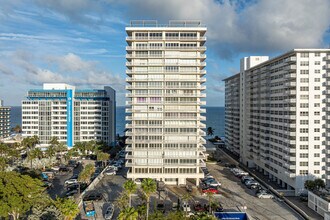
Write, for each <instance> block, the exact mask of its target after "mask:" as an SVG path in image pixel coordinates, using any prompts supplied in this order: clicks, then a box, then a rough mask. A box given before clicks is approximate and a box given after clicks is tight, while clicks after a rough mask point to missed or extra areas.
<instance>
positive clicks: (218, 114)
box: [10, 106, 225, 137]
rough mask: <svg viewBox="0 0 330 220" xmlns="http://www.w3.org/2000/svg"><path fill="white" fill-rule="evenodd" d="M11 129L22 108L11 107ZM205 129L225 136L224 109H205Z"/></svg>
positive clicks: (121, 118) (119, 122) (121, 123)
mask: <svg viewBox="0 0 330 220" xmlns="http://www.w3.org/2000/svg"><path fill="white" fill-rule="evenodd" d="M10 116H11V123H10V125H11V127H15V126H16V125H20V126H21V125H22V108H21V107H20V106H13V107H12V108H11V113H10ZM205 116H206V127H212V128H213V129H214V135H217V136H219V137H224V136H225V127H224V126H225V108H224V107H206V114H205ZM116 131H117V132H116V133H117V134H120V135H123V134H124V131H125V106H118V107H117V109H116Z"/></svg>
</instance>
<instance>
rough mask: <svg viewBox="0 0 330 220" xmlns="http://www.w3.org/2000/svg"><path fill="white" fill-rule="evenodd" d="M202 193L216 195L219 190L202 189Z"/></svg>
mask: <svg viewBox="0 0 330 220" xmlns="http://www.w3.org/2000/svg"><path fill="white" fill-rule="evenodd" d="M202 193H213V194H218V193H219V190H217V189H215V188H204V189H202Z"/></svg>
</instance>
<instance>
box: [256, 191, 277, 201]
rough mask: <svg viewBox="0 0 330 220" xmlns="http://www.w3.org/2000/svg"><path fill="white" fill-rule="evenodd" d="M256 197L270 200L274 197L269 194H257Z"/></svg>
mask: <svg viewBox="0 0 330 220" xmlns="http://www.w3.org/2000/svg"><path fill="white" fill-rule="evenodd" d="M257 197H258V198H259V199H272V198H274V196H273V195H272V194H270V193H266V192H261V193H258V194H257Z"/></svg>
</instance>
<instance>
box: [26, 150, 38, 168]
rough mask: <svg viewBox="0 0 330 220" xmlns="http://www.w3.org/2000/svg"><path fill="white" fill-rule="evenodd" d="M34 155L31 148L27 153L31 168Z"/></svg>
mask: <svg viewBox="0 0 330 220" xmlns="http://www.w3.org/2000/svg"><path fill="white" fill-rule="evenodd" d="M36 158H37V157H36V155H35V154H34V151H33V150H30V151H29V152H28V153H27V159H28V161H30V169H32V162H33V160H34V159H36Z"/></svg>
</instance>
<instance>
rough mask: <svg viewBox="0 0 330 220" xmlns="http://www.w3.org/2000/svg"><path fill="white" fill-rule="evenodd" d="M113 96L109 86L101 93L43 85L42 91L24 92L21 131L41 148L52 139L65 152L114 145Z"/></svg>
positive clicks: (60, 85)
mask: <svg viewBox="0 0 330 220" xmlns="http://www.w3.org/2000/svg"><path fill="white" fill-rule="evenodd" d="M115 112H116V93H115V90H113V89H112V88H111V87H109V86H105V87H104V89H102V90H95V89H83V90H80V89H76V88H75V87H74V86H71V85H68V84H62V83H53V84H50V83H45V84H44V85H43V89H33V90H30V91H28V94H27V99H26V100H24V101H22V131H23V133H24V135H26V136H33V135H37V136H38V137H39V139H40V144H41V145H48V144H49V141H50V140H51V138H52V137H57V138H58V139H59V141H60V142H63V143H65V144H66V145H67V146H68V147H69V148H70V147H72V146H73V145H74V143H76V142H85V141H90V140H95V141H104V142H106V143H107V144H112V143H114V142H115V134H116V127H115V120H116V117H115Z"/></svg>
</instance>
